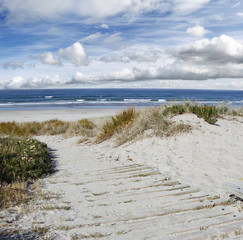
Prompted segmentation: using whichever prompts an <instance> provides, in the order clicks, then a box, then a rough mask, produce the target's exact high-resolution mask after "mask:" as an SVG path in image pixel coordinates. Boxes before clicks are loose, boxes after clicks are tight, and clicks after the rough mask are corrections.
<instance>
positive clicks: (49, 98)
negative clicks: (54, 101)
mask: <svg viewBox="0 0 243 240" xmlns="http://www.w3.org/2000/svg"><path fill="white" fill-rule="evenodd" d="M45 98H48V99H50V98H53V96H45Z"/></svg>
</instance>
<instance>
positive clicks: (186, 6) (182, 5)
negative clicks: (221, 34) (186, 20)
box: [173, 0, 211, 15]
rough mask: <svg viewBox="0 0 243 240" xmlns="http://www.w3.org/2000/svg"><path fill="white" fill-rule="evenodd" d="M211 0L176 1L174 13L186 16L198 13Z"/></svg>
mask: <svg viewBox="0 0 243 240" xmlns="http://www.w3.org/2000/svg"><path fill="white" fill-rule="evenodd" d="M210 1H211V0H196V1H192V0H174V1H173V3H174V12H175V13H177V14H179V15H186V14H189V13H192V12H195V11H197V10H198V9H200V8H202V7H203V6H204V5H205V4H207V3H209V2H210Z"/></svg>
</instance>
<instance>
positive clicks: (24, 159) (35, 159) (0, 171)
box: [0, 137, 51, 183]
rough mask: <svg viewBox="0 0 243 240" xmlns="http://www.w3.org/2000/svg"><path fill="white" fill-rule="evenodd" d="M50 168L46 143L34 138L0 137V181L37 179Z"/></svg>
mask: <svg viewBox="0 0 243 240" xmlns="http://www.w3.org/2000/svg"><path fill="white" fill-rule="evenodd" d="M50 170H51V162H50V156H49V151H48V148H47V145H46V144H44V143H41V142H39V141H37V140H34V139H20V138H12V137H6V138H0V181H1V182H6V183H12V182H15V181H26V180H28V179H37V178H39V177H41V176H43V175H44V174H47V173H49V172H50Z"/></svg>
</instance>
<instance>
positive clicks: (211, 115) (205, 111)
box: [189, 105, 219, 124]
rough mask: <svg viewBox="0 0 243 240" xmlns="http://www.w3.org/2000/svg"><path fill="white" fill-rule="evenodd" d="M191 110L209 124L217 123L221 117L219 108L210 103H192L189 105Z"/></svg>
mask: <svg viewBox="0 0 243 240" xmlns="http://www.w3.org/2000/svg"><path fill="white" fill-rule="evenodd" d="M189 110H190V112H192V113H194V114H196V115H197V116H198V117H199V118H203V119H204V120H205V121H206V122H207V123H209V124H215V123H216V122H217V119H218V117H219V109H218V108H216V107H215V106H209V105H203V106H201V105H192V106H189Z"/></svg>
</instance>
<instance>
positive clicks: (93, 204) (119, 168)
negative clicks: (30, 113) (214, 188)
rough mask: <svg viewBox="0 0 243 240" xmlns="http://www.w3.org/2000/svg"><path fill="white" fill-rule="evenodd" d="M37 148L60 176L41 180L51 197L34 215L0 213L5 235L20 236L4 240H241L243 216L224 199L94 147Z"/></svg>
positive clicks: (56, 141)
mask: <svg viewBox="0 0 243 240" xmlns="http://www.w3.org/2000/svg"><path fill="white" fill-rule="evenodd" d="M39 140H41V141H44V142H46V143H47V144H48V146H49V147H50V148H51V149H52V151H53V154H54V155H55V160H56V162H57V170H58V171H57V172H56V173H55V174H53V175H52V176H50V177H48V178H46V179H43V180H41V182H42V183H43V191H44V192H45V193H46V196H49V197H48V198H47V199H45V200H38V202H37V203H35V206H33V211H32V212H29V213H28V214H26V215H21V214H18V213H17V212H16V211H12V213H10V212H5V213H1V216H3V214H5V216H8V217H7V218H5V219H3V218H1V216H0V220H1V222H0V224H1V225H0V226H5V227H4V228H2V233H3V232H5V233H7V232H8V230H10V229H12V230H13V229H14V230H15V231H18V232H20V234H16V233H15V234H12V235H9V236H8V237H7V238H5V239H16V238H14V237H16V236H17V237H18V238H17V239H21V238H20V236H25V237H23V238H22V239H35V238H36V239H41V238H40V237H39V236H38V234H39V233H40V232H43V231H45V230H46V231H47V233H44V236H45V237H52V238H44V239H156V240H157V239H198V238H200V239H212V237H215V238H213V239H223V238H225V237H226V236H229V237H230V239H242V238H241V237H242V234H243V228H242V226H243V212H240V211H239V206H237V205H235V204H233V205H232V204H231V205H228V204H226V199H222V198H218V199H213V196H211V197H210V196H208V195H207V194H206V193H204V192H201V191H199V190H198V189H197V188H192V187H190V186H189V185H187V184H183V182H179V181H177V180H176V179H175V180H174V179H165V178H164V177H163V174H160V173H159V172H158V170H157V169H153V168H150V167H147V166H145V165H138V164H133V163H132V162H130V161H127V163H125V161H123V163H121V162H120V161H117V160H116V159H114V158H112V157H111V158H109V157H107V156H108V155H107V152H106V151H105V150H102V149H101V148H100V147H99V146H96V145H91V146H89V145H85V144H83V145H77V144H76V140H75V139H66V140H62V138H61V137H60V136H54V137H40V138H39ZM56 196H58V198H56ZM10 220H11V221H10ZM3 224H5V225H3ZM217 237H218V238H217ZM1 239H4V238H3V237H2V238H1Z"/></svg>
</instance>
